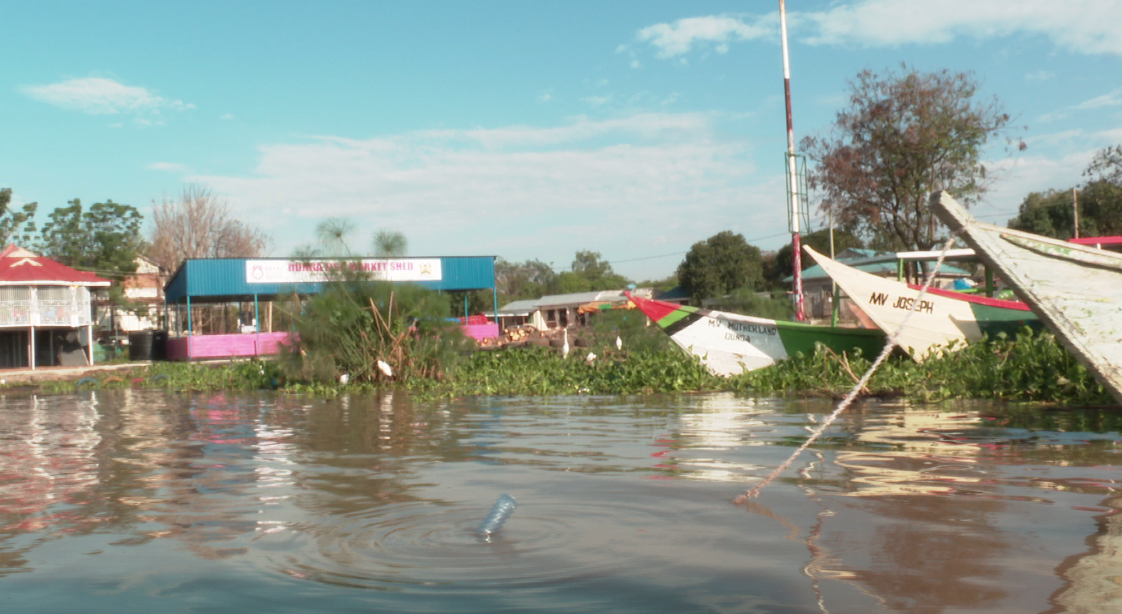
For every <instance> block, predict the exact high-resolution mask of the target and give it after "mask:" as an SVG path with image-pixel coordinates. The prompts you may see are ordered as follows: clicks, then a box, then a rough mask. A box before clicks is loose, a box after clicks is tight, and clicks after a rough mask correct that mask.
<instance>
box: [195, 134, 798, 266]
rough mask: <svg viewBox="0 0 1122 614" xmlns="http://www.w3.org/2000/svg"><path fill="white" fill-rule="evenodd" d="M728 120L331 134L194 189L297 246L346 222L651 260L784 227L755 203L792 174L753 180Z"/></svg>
mask: <svg viewBox="0 0 1122 614" xmlns="http://www.w3.org/2000/svg"><path fill="white" fill-rule="evenodd" d="M720 121H723V118H721V117H716V116H702V115H690V114H642V115H635V116H631V117H623V118H618V119H613V120H604V121H592V120H589V119H587V118H577V119H574V120H573V121H571V122H570V123H568V124H566V125H562V126H555V127H548V128H532V127H526V126H512V127H503V128H494V129H483V128H475V129H470V130H444V131H424V132H415V133H409V134H404V135H398V136H392V137H386V138H376V139H369V140H353V139H345V138H338V137H324V138H318V139H316V140H314V141H311V142H307V143H280V144H271V145H266V146H263V147H261V148H260V154H261V157H260V162H259V164H258V166H257V168H256V170H255V172H254V173H252V174H250V175H248V176H214V175H210V176H205V175H197V176H192V177H187V178H186V180H188V181H198V182H203V183H206V184H208V185H209V186H211V187H213V188H214V189H215V190H216V191H217V192H219V193H221V194H224V195H225V196H226V197H227V198H228V199H229V202H230V203H231V205H233V206H234V207H236V208H237V209H239V210H240V211H243V212H245V213H246V214H247V215H252V216H256V217H257V220H255V221H257V223H260V224H263V225H265V224H268V225H271V226H272V227H273V232H274V233H275V234H278V235H283V234H284V233H288V235H289V239H288V240H287V242H288V244H291V245H296V244H299V243H302V242H306V241H309V240H311V239H312V236H311V233H310V231H308V228H309V220H318V219H322V218H325V217H331V216H341V217H348V218H351V219H353V220H355V221H356V222H357V223H359V224H360V226H363V227H369V228H383V227H388V228H395V229H400V230H402V231H403V232H405V233H406V235H407V236H408V237H409V238H410V243H411V247H412V248H413V249H414V250H416V251H415V254H417V255H423V254H426V253H428V254H432V253H435V254H446V255H447V254H456V253H491V254H494V253H498V254H501V255H503V256H504V257H507V258H513V259H523V258H529V257H542V258H545V259H547V261H548V260H549V259H556V260H557V261H558V262H561V264H562V265H564V264H567V263H568V260H563V259H564V258H568V259H571V258H572V254H573V252H574V251H575V250H577V249H585V248H587V249H593V250H596V251H601V252H602V253H604V255H605V257H612V256H613V254H616V255H615V256H614V257H625V256H621V255H619V254H620V253H621V252H622V253H623V254H627V253H632V254H634V253H639V254H640V255H642V253H645V252H642V250H643V249H644V247H645V246H646V237H647V236H650V235H651V234H659V233H662V234H666V235H668V236H674V237H679V238H680V240H681V242H682V244H683V250H685V249H688V248H689V245H690V244H692V243H693V242H694V241H697V240H699V239H702V238H705V237H707V236H710V235H712V234H714V233H716V232H719V231H720V230H724V229H727V228H734V229H737V230H738V231H745V232H757V234H759V232H758V231H759V229H760V228H763V227H767V226H768V224H774V225H775V226H776V227H777V228H780V230H782V228H784V227H785V217H784V214H783V209H782V207H777V208H770V207H764V208H761V209H758V210H756V211H751V210H749V208H748V206H747V205H748V203H750V202H753V200H749V199H750V198H752V195H753V193H755V194H756V199H755V202H781V201H782V177H781V173H780V174H779V175H777V177H778V179H776V181H774V182H769V181H767V178H765V180H763V181H760V180H758V179H757V180H753V181H750V178H751V177H752V176H753V174H754V172H755V169H754V168H753V166H752V165H751V163H750V162H748V161H747V160H746V152H747V144H746V143H743V142H739V141H728V140H722V139H720V138H718V136H717V135H719V134H722V133H723V131H722V130H719V129H718V126H717V124H718V123H719V122H720ZM771 184H774V186H772V189H770V191H768V190H764V189H761V188H759V187H758V185H771ZM760 192H766V194H760ZM771 192H774V193H771ZM285 210H288V211H290V212H291V213H290V214H288V215H287V216H285V215H262V213H263V212H267V211H268V212H280V211H285ZM297 235H298V236H297ZM285 241H286V240H285V239H284V238H283V237H282V238H280V240H278V245H284V244H285ZM282 251H283V248H282ZM656 264H657V263H656Z"/></svg>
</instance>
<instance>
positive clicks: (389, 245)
mask: <svg viewBox="0 0 1122 614" xmlns="http://www.w3.org/2000/svg"><path fill="white" fill-rule="evenodd" d="M408 247H409V243H408V241H406V240H405V235H403V234H401V233H400V232H397V231H396V230H379V231H377V232H375V233H374V255H375V256H377V257H379V258H400V257H402V256H404V255H405V252H406V250H407V249H408Z"/></svg>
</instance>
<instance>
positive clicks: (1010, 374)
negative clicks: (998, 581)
mask: <svg viewBox="0 0 1122 614" xmlns="http://www.w3.org/2000/svg"><path fill="white" fill-rule="evenodd" d="M629 315H631V314H629ZM632 317H633V318H635V319H638V317H640V316H638V315H637V314H636V315H632ZM611 332H613V333H615V334H618V335H619V336H620V338H621V339H626V340H625V341H624V342H623V349H622V350H616V349H615V348H614V339H615V334H613V335H612V337H611V339H612V341H611V342H608V341H607V340H606V339H604V338H603V335H596V336H595V337H594V341H593V342H591V343H587V345H586V344H583V343H582V346H585V347H579V348H574V351H572V352H571V353H570V354H569V356H568V357H567V358H566V357H563V356H562V355H561V352H560V351H559V350H558V349H556V348H547V347H538V346H532V345H528V346H525V347H519V348H512V349H505V350H504V349H498V350H489V351H484V350H476V351H470V350H469V351H467V352H466V353H465V354H462V355H460V356H458V357H457V360H456V361H455V362H456V364H455V367H454V368H452V369H449V370H448V371H447V372H444V371H435V372H434V371H432V370H431V368H426V369H427V373H426V372H425V371H424V370H422V371H421V372H420V373H418V374H416V375H412V376H405V377H394V378H390V377H385V376H384V374H381V373H380V374H379V376H378V377H374V378H371V379H367V380H360V381H356V380H355V379H353V378H351V377H348V378H345V379H346V383H343V382H340V381H338V379H337V378H336V379H335V380H334V381H331V380H326V379H324V378H321V379H316V378H315V377H314V374H313V375H312V376H311V377H306V378H293V377H292V375H291V373H292V367H291V366H290V365H287V364H286V361H285V360H284V359H268V360H260V359H249V360H242V361H234V362H230V363H225V364H192V363H172V362H158V363H153V364H151V365H148V366H144V367H138V368H134V369H131V370H122V371H112V372H106V373H105V374H104V375H101V376H98V377H85V378H83V379H81V380H77V381H74V380H71V381H64V380H55V381H40V382H35V383H33V384H19V385H9V386H8V387H7V388H9V389H14V390H25V391H37V392H44V393H65V392H73V391H76V390H83V389H113V388H130V387H131V388H166V389H169V390H175V391H215V390H239V391H250V390H276V391H278V392H280V393H284V394H310V395H316V396H327V397H330V396H335V395H338V394H341V393H347V392H354V393H362V392H378V391H382V390H401V391H405V392H408V393H410V394H411V395H414V396H417V397H421V398H425V397H430V398H436V397H463V396H545V395H579V394H588V395H635V394H639V395H644V394H663V393H697V392H720V391H731V392H737V393H743V394H755V395H767V396H784V397H820V398H822V397H825V398H840V397H841V396H843V395H845V394H846V393H848V392H849V390H850V389H851V388H852V387H853V386H854V385H855V383H856V382H857V380H858V378H860V377H861V375H862V374H863V373H864V372H865V370H866V369H868V367H869V365H870V364H871V362H872V360H873V359H875V357H874V356H862V355H856V356H848V355H839V354H835V353H833V352H831V351H829V350H828V349H823V348H820V351H818V352H817V353H815V354H814V355H812V356H806V355H802V354H800V355H797V356H795V357H792V358H790V359H788V360H785V361H782V362H780V363H777V364H776V365H774V366H772V367H768V368H765V369H759V370H756V371H751V372H748V373H744V374H742V375H738V376H734V377H730V378H721V377H717V376H714V375H711V374H710V373H709V372H708V371H707V370H706V369H705V367H704V366H702V365H701V364H700V362H698V360H697V359H696V358H694V357H692V356H688V355H686V354H685V353H683V352H682V351H681V350H679V349H678V348H676V347H672V346H669V344H666V345H665V346H662V347H659V344H657V343H650V342H649V340H648V343H647V344H646V345H648V346H653V347H644V343H643V342H642V340H636V339H635V338H634V337H632V336H630V335H627V336H625V335H624V334H622V332H621V331H616V330H613V331H611ZM650 332H652V333H653V332H658V334H659V335H662V333H661V332H659V331H654V330H651V331H650ZM632 344H634V345H636V346H637V347H635V348H634V349H628V348H629V346H630V345H632ZM589 353H592V354H595V355H596V358H595V359H593V360H591V361H589V360H587V356H588V354H589ZM306 360H307V359H306V357H305V361H306ZM304 366H305V367H306V366H307V365H306V363H305V364H304ZM0 390H2V388H0ZM862 396H863V397H876V398H900V399H906V400H909V401H916V402H941V401H949V400H956V399H971V400H992V401H999V402H1014V403H1032V404H1049V405H1058V406H1064V407H1078V406H1081V407H1096V406H1114V405H1116V403H1115V402H1114V401H1113V399H1112V398H1111V397H1110V395H1109V394H1108V393H1107V392H1106V391H1105V390H1104V389H1103V387H1102V385H1101V384H1099V383H1098V382H1097V381H1096V380H1095V379H1094V377H1093V376H1092V375H1091V374H1090V373H1089V372H1088V371H1087V370H1086V369H1085V368H1084V367H1083V366H1082V365H1080V364H1078V363H1077V362H1076V361H1075V360H1074V359H1073V358H1072V357H1071V356H1070V354H1069V353H1068V352H1067V351H1066V350H1065V349H1064V348H1063V347H1061V346H1060V345H1059V344H1058V343H1057V342H1056V340H1055V338H1054V337H1052V335H1050V334H1048V333H1046V332H1045V333H1034V332H1033V331H1031V330H1028V329H1025V330H1024V331H1022V332H1020V333H1018V334H1017V335H1016V336H1014V337H1005V336H1000V337H998V338H996V339H986V340H983V341H981V342H979V343H975V344H972V345H969V346H967V347H964V348H961V349H958V350H957V351H953V352H942V353H940V354H939V355H938V356H934V357H932V358H931V359H929V360H927V361H926V362H924V363H922V364H920V363H916V362H914V361H912V360H911V359H910V358H908V357H907V356H904V355H902V354H901V353H899V352H898V351H897V353H895V354H894V355H892V356H890V357H889V359H888V360H886V361H885V362H884V363H883V364H882V365H881V367H880V368H879V369H878V370H877V372H876V373H874V375H873V377H872V378H871V379H870V381H869V383H868V385H867V386H866V389H865V391H863V392H862Z"/></svg>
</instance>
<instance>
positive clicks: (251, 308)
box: [164, 256, 498, 360]
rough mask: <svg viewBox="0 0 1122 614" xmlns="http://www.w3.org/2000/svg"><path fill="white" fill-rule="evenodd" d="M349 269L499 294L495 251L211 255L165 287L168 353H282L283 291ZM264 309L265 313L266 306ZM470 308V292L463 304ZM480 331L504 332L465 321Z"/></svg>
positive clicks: (183, 356)
mask: <svg viewBox="0 0 1122 614" xmlns="http://www.w3.org/2000/svg"><path fill="white" fill-rule="evenodd" d="M347 269H350V270H353V271H362V272H363V273H364V274H367V275H369V276H370V277H371V279H374V280H382V281H391V282H394V283H412V284H417V285H419V286H423V287H426V288H430V289H432V290H437V291H439V292H450V291H465V290H486V289H489V290H491V292H492V295H493V296H496V297H497V290H496V288H495V257H494V256H443V257H434V258H368V259H362V260H358V259H344V258H334V259H314V260H293V259H287V258H208V259H191V260H186V261H184V263H183V264H182V265H181V266H180V267H179V269H178V270H177V271H176V272H175V274H174V275H173V276H172V277H171V279H170V280H169V281H168V283H167V285H166V286H165V287H164V295H165V300H166V302H167V305H168V311H169V314H171V315H172V316H173V317H171V318H169V320H170V321H171V322H172V325H173V328H174V331H173V335H172V337H170V338H169V339H168V342H167V357H168V358H169V359H172V360H193V359H201V358H219V357H230V356H261V355H267V354H275V353H276V352H277V351H278V347H279V345H280V344H283V343H286V342H287V341H288V337H289V330H290V323H291V321H290V320H286V319H285V317H284V315H283V314H276V315H277V317H274V315H275V314H274V309H273V307H274V304H275V303H276V301H277V299H278V298H281V297H284V296H289V295H292V294H293V293H296V294H300V295H306V294H316V293H318V292H320V290H322V288H323V287H324V284H325V283H327V282H328V281H329V279H330V278H331V277H332V276H333V275H337V274H339V273H340V272H342V271H345V270H347ZM263 310H264V313H262V311H263ZM464 310H465V316H466V315H467V313H466V312H467V296H466V295H465V304H464ZM464 332H465V333H466V334H468V335H471V336H473V337H475V338H477V339H478V338H483V337H495V336H498V325H497V324H496V323H494V322H491V323H488V324H472V325H465V326H464Z"/></svg>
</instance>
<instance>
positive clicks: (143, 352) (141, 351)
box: [129, 330, 167, 360]
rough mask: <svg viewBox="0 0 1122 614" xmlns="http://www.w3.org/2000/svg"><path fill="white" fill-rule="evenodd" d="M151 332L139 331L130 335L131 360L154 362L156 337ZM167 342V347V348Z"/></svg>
mask: <svg viewBox="0 0 1122 614" xmlns="http://www.w3.org/2000/svg"><path fill="white" fill-rule="evenodd" d="M154 332H155V331H151V330H138V331H133V332H131V333H129V360H152V339H153V337H155V335H153V334H152V333H154ZM166 343H167V342H166V341H165V347H166Z"/></svg>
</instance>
